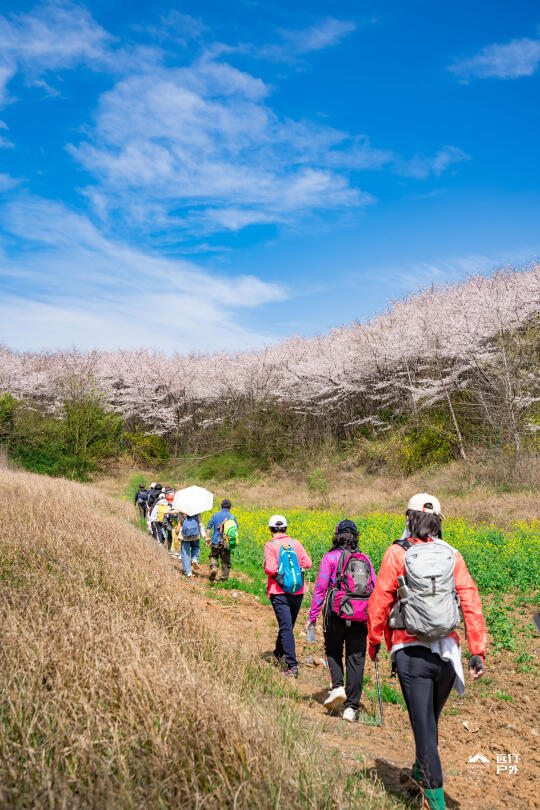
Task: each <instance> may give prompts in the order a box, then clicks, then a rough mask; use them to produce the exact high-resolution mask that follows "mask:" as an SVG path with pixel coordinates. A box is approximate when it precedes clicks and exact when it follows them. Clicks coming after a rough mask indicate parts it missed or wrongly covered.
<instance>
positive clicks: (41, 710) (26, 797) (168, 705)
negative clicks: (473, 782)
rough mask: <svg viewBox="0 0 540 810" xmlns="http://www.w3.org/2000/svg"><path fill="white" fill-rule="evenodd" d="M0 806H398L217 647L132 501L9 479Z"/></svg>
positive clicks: (2, 478) (279, 694) (0, 665)
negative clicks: (138, 521)
mask: <svg viewBox="0 0 540 810" xmlns="http://www.w3.org/2000/svg"><path fill="white" fill-rule="evenodd" d="M0 488H1V491H2V495H3V497H2V500H1V503H0V526H1V527H2V528H1V534H0V593H1V599H0V606H1V607H0V611H1V621H0V673H2V674H1V677H0V714H1V723H0V806H2V807H6V808H7V807H13V808H15V807H16V808H35V807H51V808H52V807H69V808H74V807H77V808H79V807H84V808H87V807H88V808H94V807H100V808H104V807H107V808H124V807H126V808H128V807H129V808H134V807H136V808H139V807H141V808H142V807H145V808H146V807H160V808H166V807H186V808H188V807H194V808H195V807H202V806H203V804H204V807H205V808H217V807H231V808H232V807H234V808H253V807H258V808H271V807H274V808H279V807H283V808H285V807H287V808H289V807H290V808H296V807H309V808H323V807H328V808H330V807H349V808H353V807H354V808H362V807H377V808H390V807H393V806H395V805H394V803H393V802H392V800H391V799H389V798H388V797H387V796H386V795H385V794H384V793H382V792H381V791H379V790H378V789H377V788H376V787H374V786H373V785H372V784H371V783H369V782H367V781H365V780H363V779H362V778H360V777H357V778H356V777H353V778H351V777H349V778H346V777H345V775H342V774H341V772H340V767H341V766H340V764H339V762H338V761H337V759H336V757H335V756H331V755H330V754H329V752H328V751H327V750H323V749H322V748H320V747H319V743H318V742H317V741H316V740H315V739H314V736H313V735H312V734H311V733H310V731H309V730H306V728H305V727H303V726H302V724H301V723H300V720H299V717H298V716H297V714H296V711H295V709H294V700H284V696H285V697H286V696H287V695H288V692H287V691H286V689H287V688H288V687H287V686H284V684H283V683H282V680H280V676H279V675H278V673H277V672H275V671H274V670H269V669H268V666H267V665H265V664H263V663H262V662H261V661H260V660H259V659H258V658H256V657H254V656H253V655H250V654H249V653H247V652H245V651H244V650H243V649H242V648H241V646H240V645H239V646H238V647H234V648H231V647H230V645H228V646H227V647H224V646H222V644H221V643H220V641H219V639H217V638H215V637H214V636H213V634H212V632H211V631H210V630H208V629H207V628H205V627H204V617H202V616H196V615H193V612H192V610H191V607H190V603H189V602H188V601H187V598H186V595H185V594H183V593H182V591H181V590H180V589H179V587H178V585H179V583H178V578H177V574H176V573H174V572H173V571H172V569H171V568H170V566H169V565H168V561H167V559H163V555H161V556H159V555H157V554H156V550H155V549H154V547H153V545H152V544H151V543H149V542H148V541H147V539H146V538H145V537H144V535H143V534H142V533H141V532H140V531H138V530H137V529H136V528H135V526H134V525H133V510H132V507H130V506H129V505H128V504H127V503H124V502H122V501H120V500H115V499H111V498H109V497H107V496H106V495H104V494H103V493H102V492H100V491H98V490H96V489H93V488H91V487H88V486H82V485H79V484H74V483H68V482H66V481H62V480H53V479H48V478H44V477H40V476H36V475H31V474H28V473H21V472H7V471H0Z"/></svg>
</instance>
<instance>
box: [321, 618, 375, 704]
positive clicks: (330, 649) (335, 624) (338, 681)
mask: <svg viewBox="0 0 540 810" xmlns="http://www.w3.org/2000/svg"><path fill="white" fill-rule="evenodd" d="M366 639H367V624H366V622H351V625H350V627H347V622H346V621H345V619H340V618H339V616H336V614H335V613H332V612H331V611H328V615H327V617H326V624H325V629H324V649H325V652H326V660H327V663H328V669H329V671H330V678H331V679H332V689H335V688H336V687H337V686H343V647H345V671H346V673H347V679H346V680H347V683H346V685H345V692H346V693H347V700H346V701H345V704H344V706H345V708H351V709H358V705H359V703H360V698H361V697H362V687H363V681H364V665H365V663H366Z"/></svg>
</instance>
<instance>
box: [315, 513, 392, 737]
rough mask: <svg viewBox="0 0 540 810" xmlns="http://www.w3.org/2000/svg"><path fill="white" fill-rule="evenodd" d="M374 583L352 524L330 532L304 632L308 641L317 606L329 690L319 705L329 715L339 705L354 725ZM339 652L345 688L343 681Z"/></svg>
mask: <svg viewBox="0 0 540 810" xmlns="http://www.w3.org/2000/svg"><path fill="white" fill-rule="evenodd" d="M376 580H377V578H376V576H375V571H374V570H373V565H372V564H371V560H370V559H369V557H368V556H367V554H362V552H361V551H360V550H359V548H358V529H357V527H356V523H354V522H353V521H352V520H342V521H341V522H340V523H338V525H337V526H336V528H335V532H334V537H333V538H332V548H331V549H330V550H329V551H327V552H326V554H325V555H324V557H323V558H322V560H321V566H320V568H319V575H318V577H317V582H316V584H315V589H314V591H313V598H312V600H311V608H310V610H309V618H308V623H307V625H306V631H307V635H308V639H309V637H310V634H313V635H314V630H315V622H316V621H317V618H318V616H319V614H320V612H321V609H322V607H323V604H324V603H325V599H326V603H325V606H324V612H323V632H324V649H325V653H326V661H327V663H328V671H329V672H330V679H331V684H332V688H331V690H330V692H329V695H328V698H327V699H326V700H325V701H324V705H325V706H326V707H327V709H329V710H332V709H335V708H337V707H338V706H341V705H342V704H343V708H344V711H343V719H344V720H347V721H348V722H349V723H354V722H356V720H357V717H358V706H359V704H360V698H361V696H362V686H363V677H364V664H365V662H366V639H367V606H368V600H369V597H370V594H371V592H372V591H373V587H374V585H375V582H376ZM343 646H345V669H346V672H347V680H346V686H344V685H343V684H344V677H343Z"/></svg>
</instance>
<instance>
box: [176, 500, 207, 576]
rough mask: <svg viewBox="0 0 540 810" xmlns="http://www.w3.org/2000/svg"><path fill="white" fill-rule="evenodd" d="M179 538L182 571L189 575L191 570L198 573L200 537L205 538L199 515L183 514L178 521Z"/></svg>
mask: <svg viewBox="0 0 540 810" xmlns="http://www.w3.org/2000/svg"><path fill="white" fill-rule="evenodd" d="M179 525H180V532H179V537H180V538H181V546H180V556H181V559H182V573H183V574H185V575H186V577H190V576H191V571H192V569H193V571H195V573H196V574H198V573H199V570H200V566H199V554H200V551H201V538H202V539H203V540H206V531H205V528H204V523H203V521H202V517H201V516H200V515H183V516H182V520H181V521H179Z"/></svg>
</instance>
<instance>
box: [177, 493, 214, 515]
mask: <svg viewBox="0 0 540 810" xmlns="http://www.w3.org/2000/svg"><path fill="white" fill-rule="evenodd" d="M213 503H214V496H213V495H212V493H211V492H209V491H208V490H207V489H205V488H204V487H197V486H192V487H186V488H185V489H180V490H178V492H175V493H174V500H173V509H175V510H176V511H178V512H184V514H186V515H190V516H191V515H199V514H200V513H201V512H208V511H209V510H210V509H211V508H212V504H213Z"/></svg>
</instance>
